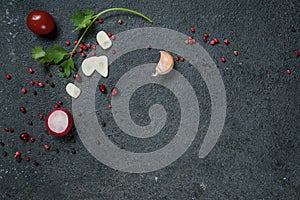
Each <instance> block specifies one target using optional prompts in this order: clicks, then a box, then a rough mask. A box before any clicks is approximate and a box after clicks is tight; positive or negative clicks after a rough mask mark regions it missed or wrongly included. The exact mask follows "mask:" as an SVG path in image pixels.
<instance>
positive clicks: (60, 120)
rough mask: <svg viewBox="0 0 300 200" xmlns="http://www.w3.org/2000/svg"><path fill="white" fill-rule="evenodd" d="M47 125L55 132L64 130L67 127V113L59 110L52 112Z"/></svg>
mask: <svg viewBox="0 0 300 200" xmlns="http://www.w3.org/2000/svg"><path fill="white" fill-rule="evenodd" d="M48 126H49V128H50V129H51V130H52V131H53V132H55V133H62V132H64V131H65V130H66V129H67V127H68V115H67V114H66V113H65V112H63V111H61V110H57V111H55V112H53V113H52V114H51V115H50V116H49V118H48Z"/></svg>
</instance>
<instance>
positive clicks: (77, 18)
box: [70, 9, 95, 31]
mask: <svg viewBox="0 0 300 200" xmlns="http://www.w3.org/2000/svg"><path fill="white" fill-rule="evenodd" d="M94 17H95V12H94V11H92V10H90V9H84V10H83V11H77V12H75V13H74V14H73V15H72V16H71V18H70V21H71V23H72V24H73V25H74V26H75V27H76V28H75V29H74V30H73V31H76V30H78V29H81V28H85V27H87V26H88V25H89V24H90V23H91V22H92V19H93V18H94Z"/></svg>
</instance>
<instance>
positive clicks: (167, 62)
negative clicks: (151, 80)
mask: <svg viewBox="0 0 300 200" xmlns="http://www.w3.org/2000/svg"><path fill="white" fill-rule="evenodd" d="M159 53H160V59H159V62H158V63H157V65H156V68H155V74H152V76H157V75H164V74H167V73H169V72H170V71H171V70H172V69H173V67H174V58H173V56H172V55H171V54H170V53H169V52H168V51H160V52H159Z"/></svg>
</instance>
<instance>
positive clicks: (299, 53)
mask: <svg viewBox="0 0 300 200" xmlns="http://www.w3.org/2000/svg"><path fill="white" fill-rule="evenodd" d="M295 56H296V57H298V56H300V51H299V50H298V49H297V50H296V51H295Z"/></svg>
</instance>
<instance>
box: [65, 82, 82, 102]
mask: <svg viewBox="0 0 300 200" xmlns="http://www.w3.org/2000/svg"><path fill="white" fill-rule="evenodd" d="M66 91H67V93H68V95H70V96H71V97H73V98H75V99H76V98H77V97H79V95H80V92H81V91H80V89H79V88H78V87H77V86H76V85H74V84H73V83H68V84H67V86H66Z"/></svg>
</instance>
